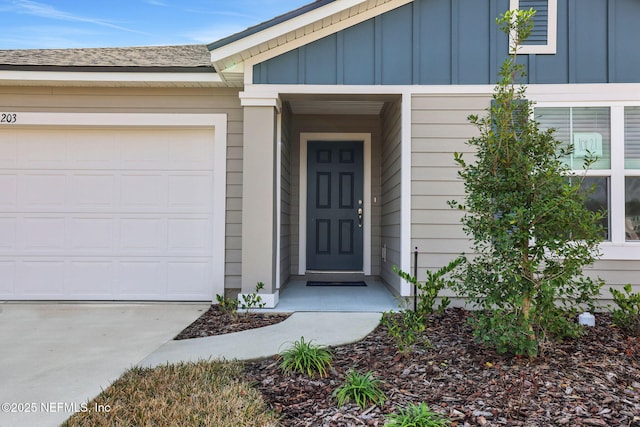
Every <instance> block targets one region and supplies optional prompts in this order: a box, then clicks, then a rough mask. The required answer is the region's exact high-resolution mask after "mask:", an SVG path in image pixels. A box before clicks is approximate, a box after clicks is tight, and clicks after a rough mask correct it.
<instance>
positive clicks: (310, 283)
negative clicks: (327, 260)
mask: <svg viewBox="0 0 640 427" xmlns="http://www.w3.org/2000/svg"><path fill="white" fill-rule="evenodd" d="M307 286H367V284H366V283H365V282H364V281H362V280H358V281H354V282H320V281H314V280H309V281H307Z"/></svg>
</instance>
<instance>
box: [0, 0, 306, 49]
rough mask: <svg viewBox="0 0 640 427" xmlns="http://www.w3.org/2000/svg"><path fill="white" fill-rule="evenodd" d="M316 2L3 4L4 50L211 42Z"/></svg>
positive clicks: (31, 0) (13, 0)
mask: <svg viewBox="0 0 640 427" xmlns="http://www.w3.org/2000/svg"><path fill="white" fill-rule="evenodd" d="M311 2H312V0H108V1H107V0H0V49H46V48H77V47H120V46H148V45H151V46H152V45H176V44H192V43H211V42H213V41H216V40H218V39H221V38H223V37H226V36H228V35H231V34H234V33H236V32H238V31H242V30H244V29H245V28H247V27H250V26H252V25H255V24H258V23H260V22H263V21H266V20H268V19H271V18H273V17H275V16H278V15H281V14H283V13H286V12H288V11H290V10H294V9H297V8H298V7H300V6H303V5H305V4H308V3H311Z"/></svg>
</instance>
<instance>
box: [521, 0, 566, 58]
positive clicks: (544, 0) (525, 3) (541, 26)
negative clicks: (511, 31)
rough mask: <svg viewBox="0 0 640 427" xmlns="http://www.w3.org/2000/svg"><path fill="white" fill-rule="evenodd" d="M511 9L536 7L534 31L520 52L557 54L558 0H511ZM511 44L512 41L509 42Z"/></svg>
mask: <svg viewBox="0 0 640 427" xmlns="http://www.w3.org/2000/svg"><path fill="white" fill-rule="evenodd" d="M510 9H511V10H514V9H521V10H529V9H534V10H535V11H536V15H535V16H534V18H533V31H532V33H531V36H530V37H529V39H528V40H526V41H525V43H524V44H523V45H522V46H520V50H519V51H518V53H524V54H555V53H556V38H557V34H556V33H557V26H558V24H557V22H558V1H557V0H511V3H510ZM509 45H510V46H511V43H510V44H509Z"/></svg>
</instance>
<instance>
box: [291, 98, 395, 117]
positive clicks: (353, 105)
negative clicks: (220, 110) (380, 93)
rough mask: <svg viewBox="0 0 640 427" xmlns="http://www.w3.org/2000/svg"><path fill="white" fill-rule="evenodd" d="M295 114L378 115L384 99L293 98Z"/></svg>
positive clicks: (292, 106) (292, 110)
mask: <svg viewBox="0 0 640 427" xmlns="http://www.w3.org/2000/svg"><path fill="white" fill-rule="evenodd" d="M288 103H289V106H290V108H291V112H292V113H293V114H337V115H343V114H351V115H353V114H357V115H373V116H377V115H379V114H380V112H381V111H382V108H383V107H384V101H336V100H323V101H319V100H304V99H299V100H291V101H288Z"/></svg>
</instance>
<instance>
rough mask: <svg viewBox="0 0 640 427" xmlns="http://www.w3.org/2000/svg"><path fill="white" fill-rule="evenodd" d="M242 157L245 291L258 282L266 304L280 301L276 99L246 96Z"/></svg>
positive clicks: (244, 98)
mask: <svg viewBox="0 0 640 427" xmlns="http://www.w3.org/2000/svg"><path fill="white" fill-rule="evenodd" d="M241 99H242V105H243V106H244V144H243V156H242V157H243V160H242V294H248V293H253V292H255V287H256V284H257V283H258V282H263V283H264V285H265V287H264V289H263V290H262V291H261V292H260V294H261V297H262V300H263V302H265V303H266V304H267V305H266V307H268V308H272V307H275V305H277V303H278V289H277V284H276V271H277V268H278V265H279V262H278V259H277V256H278V250H277V248H278V235H277V207H278V204H277V200H276V198H277V189H276V186H277V184H278V179H277V176H276V172H277V170H276V169H277V168H276V162H277V114H278V112H279V109H280V103H279V100H278V99H277V98H261V99H256V98H246V97H243V94H241Z"/></svg>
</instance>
